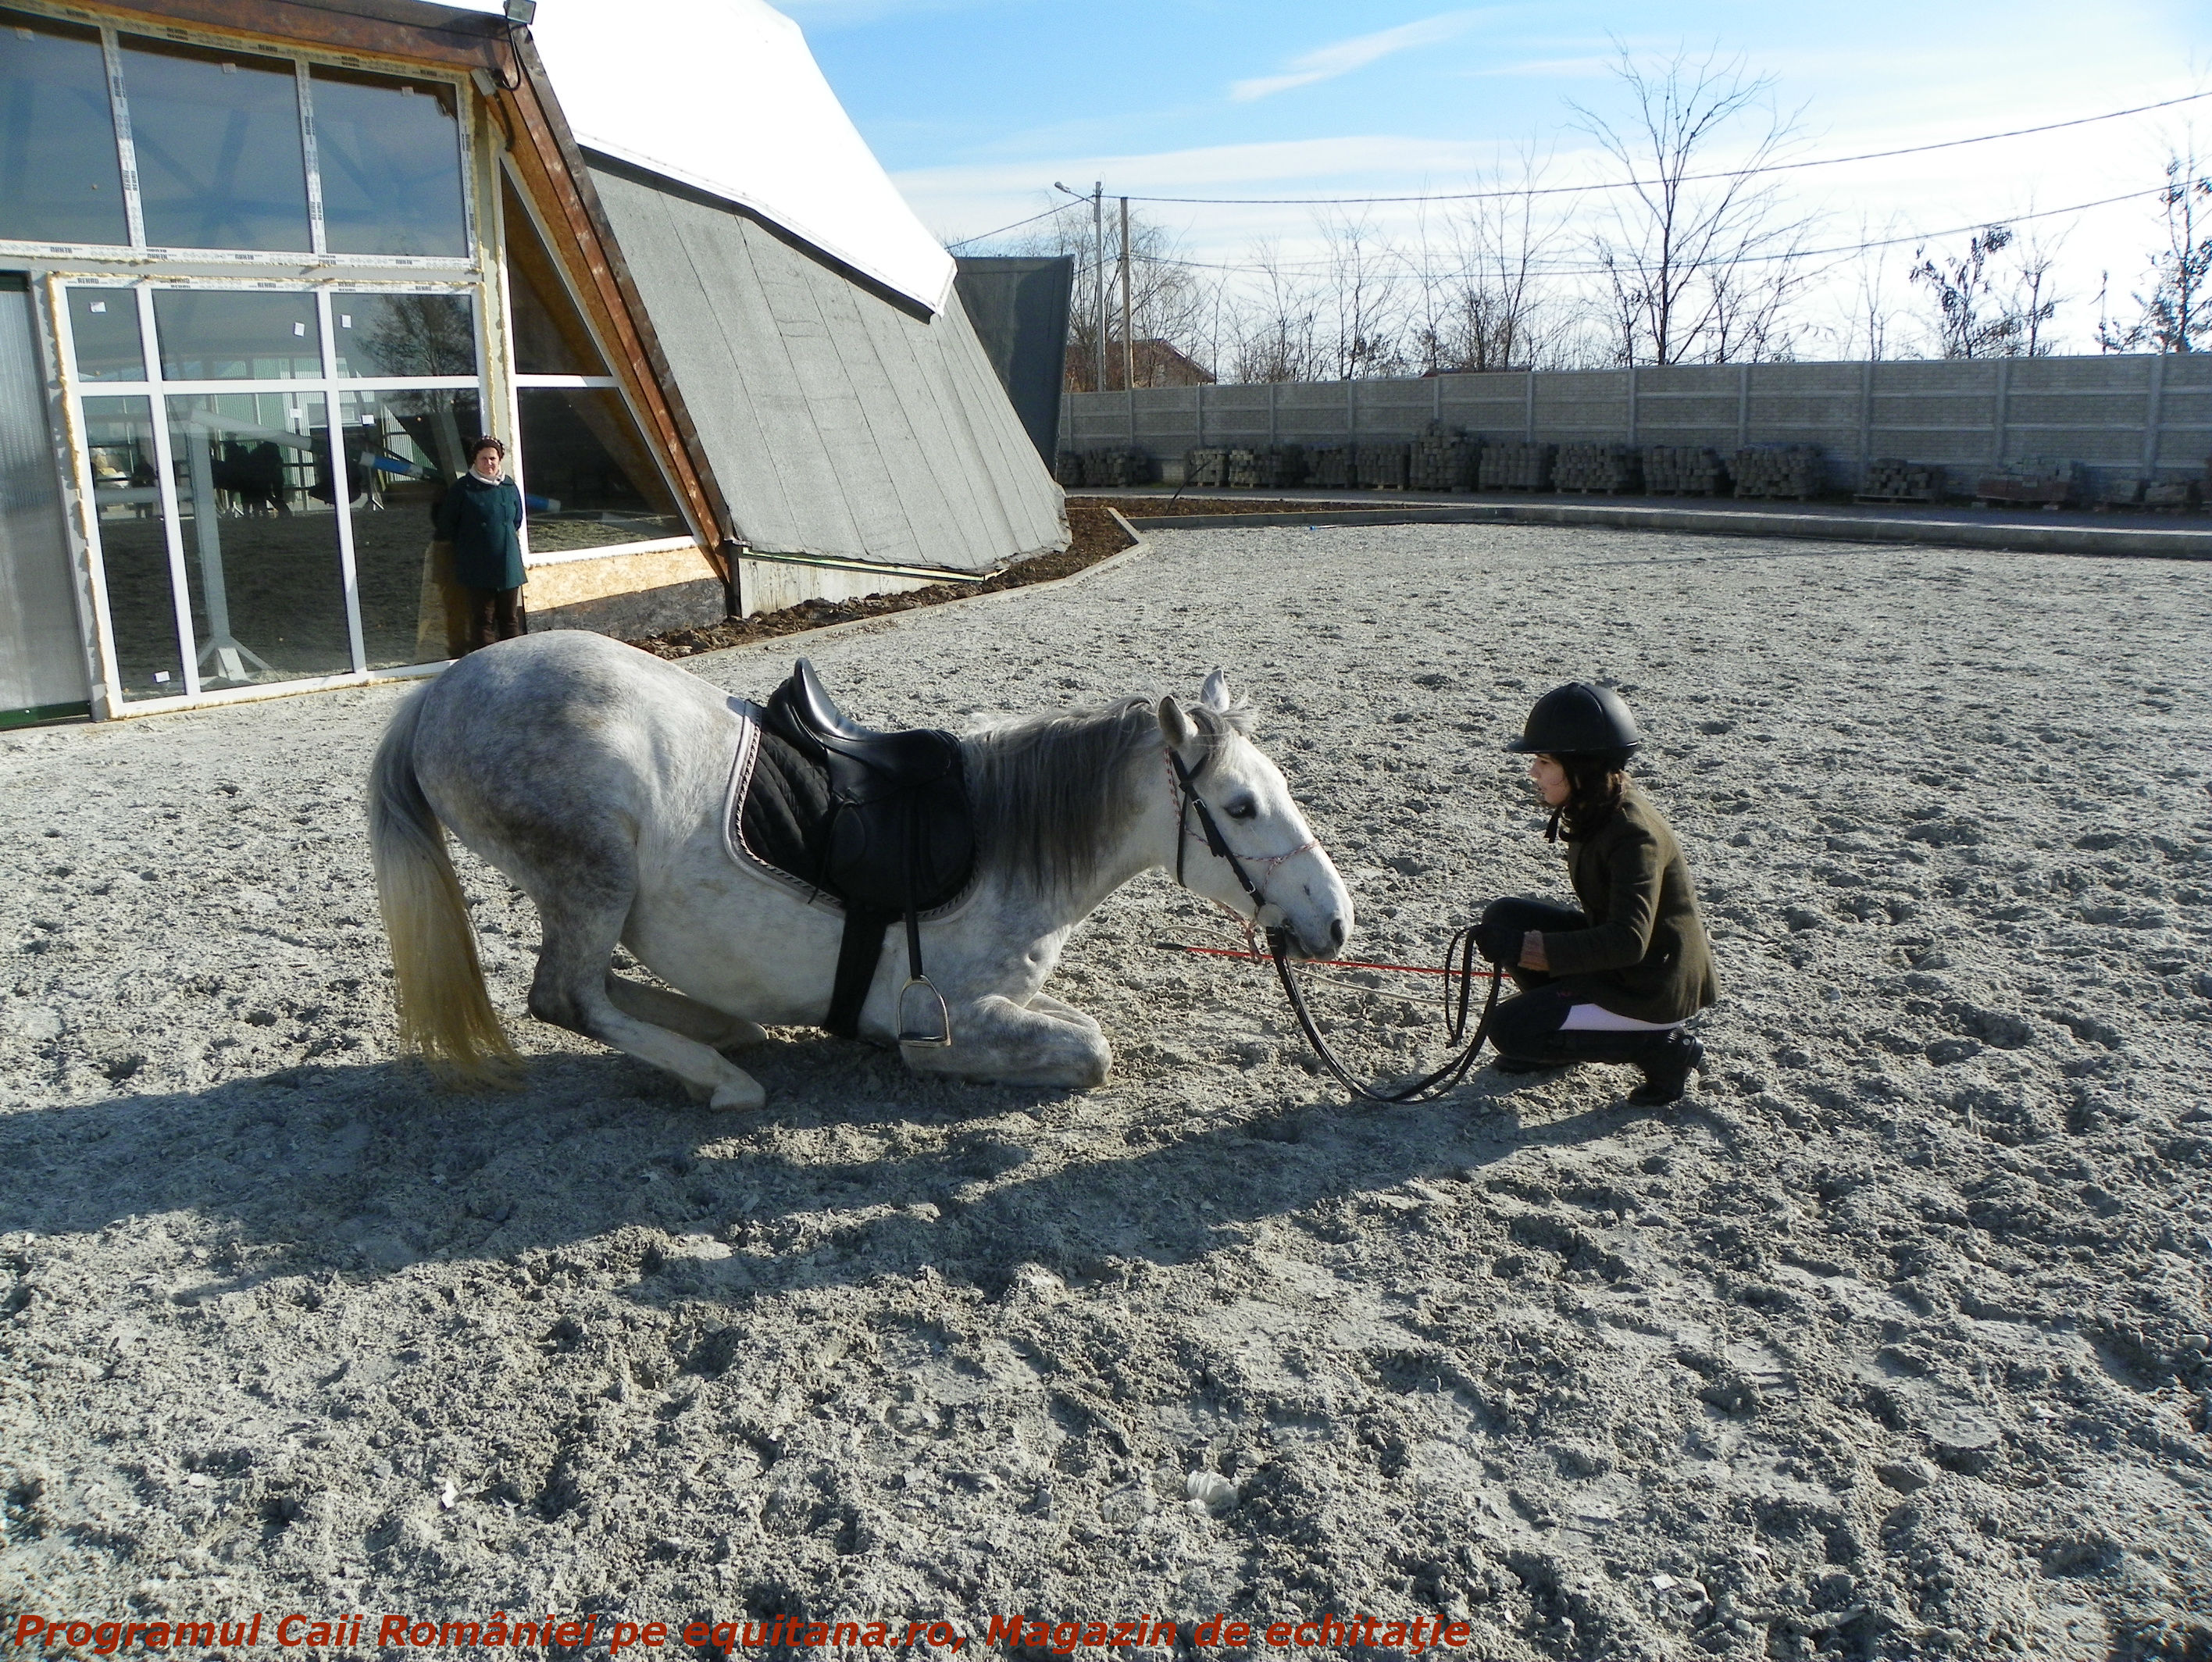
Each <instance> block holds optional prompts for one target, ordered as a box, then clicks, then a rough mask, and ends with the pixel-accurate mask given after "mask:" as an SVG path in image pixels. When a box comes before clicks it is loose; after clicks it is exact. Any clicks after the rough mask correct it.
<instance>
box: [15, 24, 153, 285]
mask: <svg viewBox="0 0 2212 1662" xmlns="http://www.w3.org/2000/svg"><path fill="white" fill-rule="evenodd" d="M0 237H6V238H9V239H10V240H15V241H20V242H99V243H117V244H120V243H127V242H129V241H130V240H131V232H130V227H129V226H128V224H127V223H126V222H125V219H124V217H123V168H122V164H121V163H120V161H118V159H117V155H116V149H115V112H114V110H113V108H112V106H110V105H109V103H108V101H107V63H106V59H105V58H102V57H101V56H100V33H99V31H98V30H96V29H86V28H79V27H76V25H74V24H70V23H58V22H54V21H51V20H49V19H47V18H44V17H27V16H25V15H23V14H21V13H20V12H12V11H0Z"/></svg>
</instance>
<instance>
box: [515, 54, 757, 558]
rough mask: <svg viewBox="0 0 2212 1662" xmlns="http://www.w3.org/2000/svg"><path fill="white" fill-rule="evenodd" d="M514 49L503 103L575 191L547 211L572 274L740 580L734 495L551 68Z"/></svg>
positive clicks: (711, 540)
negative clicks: (593, 294) (730, 544)
mask: <svg viewBox="0 0 2212 1662" xmlns="http://www.w3.org/2000/svg"><path fill="white" fill-rule="evenodd" d="M514 44H515V48H516V60H517V64H518V65H519V69H520V74H519V75H518V76H517V84H516V85H515V86H514V87H513V88H504V87H503V96H504V100H507V101H511V102H512V103H513V106H514V110H515V113H516V116H517V118H518V124H519V125H520V127H521V130H522V132H523V135H524V136H525V137H526V139H527V141H528V142H529V143H531V144H532V146H533V148H535V149H537V150H538V153H539V154H538V160H539V162H540V165H541V167H543V168H544V171H545V172H546V173H547V174H548V175H549V176H550V175H552V174H553V173H555V171H556V167H557V170H558V173H559V176H560V178H561V179H562V180H564V181H565V182H566V184H567V185H568V192H569V196H568V199H567V200H564V201H561V202H557V203H544V204H541V206H544V207H546V208H557V209H560V210H561V216H562V221H563V222H564V223H565V224H566V226H567V227H568V231H569V233H570V234H571V235H572V236H573V237H574V240H575V242H576V244H577V246H578V247H579V249H580V251H581V252H583V254H584V255H585V257H586V266H587V270H583V271H577V270H574V267H573V266H572V268H571V275H572V276H576V277H579V278H582V277H588V278H590V279H591V280H592V282H593V283H594V285H595V286H597V287H598V288H599V289H600V291H601V293H600V299H601V304H602V306H604V308H605V311H606V312H607V314H608V315H609V317H610V318H611V319H612V320H613V322H614V325H615V326H616V330H617V333H618V334H620V335H621V336H622V337H623V338H621V339H619V340H618V341H617V342H614V343H612V344H614V345H615V346H616V348H617V351H618V352H619V354H620V355H621V357H622V359H623V364H624V367H626V368H627V369H628V370H629V379H630V380H631V382H632V384H633V391H635V395H636V397H637V399H638V403H639V405H640V407H641V409H644V410H645V411H646V412H647V415H648V416H649V417H650V419H651V421H652V422H653V425H654V426H655V427H656V428H658V429H659V432H658V434H657V435H656V436H658V437H659V440H660V441H661V443H662V446H663V447H664V449H665V451H666V452H667V454H668V456H669V459H670V460H671V463H673V464H675V466H674V471H675V472H676V473H677V474H678V485H679V488H681V489H683V491H684V494H686V495H687V496H689V497H690V502H691V506H692V507H693V510H694V516H695V519H696V521H697V522H698V523H699V524H700V525H701V526H702V541H703V542H704V543H707V545H708V549H709V557H710V558H711V559H712V560H713V561H714V564H715V566H716V567H718V568H719V569H720V571H721V573H722V575H723V579H724V581H725V582H731V581H734V580H735V573H734V570H733V568H732V566H731V563H730V561H729V558H728V555H726V552H725V551H724V548H723V544H724V542H725V540H726V539H727V538H731V537H737V538H739V539H740V540H741V539H742V536H743V533H742V532H741V531H739V529H738V525H737V524H736V521H735V519H734V516H733V515H732V512H731V508H730V500H729V497H728V496H727V495H726V494H725V493H724V491H723V490H722V488H721V486H720V482H718V481H717V480H716V479H715V477H714V464H713V463H712V461H711V460H709V458H708V456H707V453H706V447H705V446H704V444H703V443H702V441H701V440H700V437H699V429H698V426H697V424H696V422H694V421H693V420H692V419H691V414H690V410H689V409H686V408H685V407H684V394H683V391H682V389H681V388H680V387H679V386H678V385H677V381H676V375H675V372H674V370H673V368H672V367H671V365H670V363H669V361H668V355H667V354H666V352H665V350H663V349H662V347H661V344H660V340H659V335H658V334H657V333H656V332H655V331H654V329H653V318H652V314H651V313H650V312H647V309H646V306H645V300H644V296H643V295H642V294H641V293H640V292H639V290H638V287H637V282H636V280H635V278H634V277H633V276H631V275H630V270H629V262H628V261H627V260H625V259H624V258H623V252H622V245H621V244H620V243H619V242H618V241H617V240H616V238H615V234H614V227H613V223H612V221H610V220H609V219H608V217H607V213H606V209H605V205H604V204H603V203H601V202H600V201H599V189H598V187H597V186H596V185H593V184H592V176H591V169H590V167H588V166H587V165H586V162H585V161H584V155H583V150H582V148H581V147H580V145H579V144H578V143H577V142H576V136H575V134H574V132H573V131H572V130H570V129H569V126H568V118H567V116H566V115H564V114H563V113H562V109H561V105H560V100H559V99H558V97H557V96H556V94H555V93H554V91H553V87H552V82H551V80H550V77H549V76H547V74H546V72H545V65H544V61H543V60H542V59H540V58H539V57H538V49H537V46H536V45H535V44H534V43H533V42H532V40H531V39H530V35H529V32H528V31H527V30H522V31H520V32H518V33H516V35H515V37H514ZM526 99H527V102H526V101H525V100H526ZM553 253H554V258H556V259H557V258H562V251H561V250H558V249H556V250H554V251H553Z"/></svg>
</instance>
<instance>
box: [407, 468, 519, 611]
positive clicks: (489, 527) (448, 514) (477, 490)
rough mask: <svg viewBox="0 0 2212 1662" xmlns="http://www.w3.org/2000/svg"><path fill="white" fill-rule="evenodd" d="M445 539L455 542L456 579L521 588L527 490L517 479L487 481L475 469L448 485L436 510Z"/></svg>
mask: <svg viewBox="0 0 2212 1662" xmlns="http://www.w3.org/2000/svg"><path fill="white" fill-rule="evenodd" d="M430 519H431V523H432V524H433V525H435V526H436V527H437V531H438V537H439V538H440V540H441V541H442V542H447V543H452V544H453V580H454V581H455V582H457V583H459V584H460V585H462V586H463V587H465V588H471V589H519V588H520V587H521V586H522V585H523V584H524V583H526V582H527V581H528V580H529V579H527V578H526V576H525V575H524V574H523V570H522V543H520V540H519V539H518V538H517V537H516V536H515V533H516V532H517V531H520V530H521V529H522V493H521V492H520V491H519V490H517V489H516V488H514V481H513V480H512V479H502V480H501V481H500V482H498V483H497V484H495V485H488V484H486V483H485V482H483V480H481V479H479V478H477V476H476V475H475V474H474V473H473V472H470V473H464V474H463V475H462V476H460V477H459V479H456V480H455V481H454V482H453V483H452V484H451V485H450V486H448V487H447V490H446V494H445V495H444V496H443V497H441V498H440V499H439V502H438V506H436V507H435V508H434V509H433V510H432V511H431V514H430Z"/></svg>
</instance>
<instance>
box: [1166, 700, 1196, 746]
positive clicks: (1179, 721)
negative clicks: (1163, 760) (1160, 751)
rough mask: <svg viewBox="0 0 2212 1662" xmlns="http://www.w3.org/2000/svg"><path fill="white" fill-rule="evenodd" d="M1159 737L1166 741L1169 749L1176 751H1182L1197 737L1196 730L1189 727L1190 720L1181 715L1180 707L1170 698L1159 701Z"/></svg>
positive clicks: (1191, 726)
mask: <svg viewBox="0 0 2212 1662" xmlns="http://www.w3.org/2000/svg"><path fill="white" fill-rule="evenodd" d="M1160 736H1161V737H1163V738H1164V739H1166V740H1167V742H1168V746H1169V748H1170V749H1176V750H1180V749H1182V747H1183V746H1184V745H1186V744H1188V743H1190V742H1191V741H1192V740H1193V739H1194V738H1196V737H1198V729H1197V728H1196V727H1194V726H1193V725H1191V719H1190V718H1189V717H1188V715H1186V714H1184V713H1183V707H1182V705H1180V704H1178V703H1176V701H1175V700H1174V699H1173V698H1172V697H1169V698H1164V699H1162V700H1161V701H1160Z"/></svg>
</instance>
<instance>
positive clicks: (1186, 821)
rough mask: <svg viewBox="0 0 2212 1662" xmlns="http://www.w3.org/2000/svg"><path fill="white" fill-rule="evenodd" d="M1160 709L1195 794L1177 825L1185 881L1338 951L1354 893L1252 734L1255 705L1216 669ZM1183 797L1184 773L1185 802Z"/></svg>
mask: <svg viewBox="0 0 2212 1662" xmlns="http://www.w3.org/2000/svg"><path fill="white" fill-rule="evenodd" d="M1159 718H1160V735H1161V737H1163V738H1164V739H1165V740H1166V741H1167V743H1168V748H1169V749H1170V752H1171V753H1172V754H1173V755H1175V756H1176V758H1177V759H1178V760H1180V761H1181V762H1182V768H1183V773H1184V775H1185V776H1186V777H1187V778H1188V780H1189V792H1190V794H1191V795H1192V796H1193V797H1194V798H1195V799H1196V800H1195V802H1194V803H1193V804H1190V805H1189V806H1188V808H1187V809H1185V811H1184V812H1183V815H1182V824H1181V826H1180V828H1179V831H1178V835H1179V837H1180V838H1182V839H1184V840H1185V841H1184V842H1183V845H1182V846H1181V847H1180V849H1179V850H1178V851H1177V854H1176V857H1175V859H1176V863H1178V864H1179V866H1180V870H1179V875H1180V876H1181V878H1182V883H1183V886H1184V887H1185V888H1187V889H1189V890H1190V891H1191V892H1192V893H1193V894H1195V895H1205V896H1206V898H1207V899H1208V900H1213V901H1220V902H1221V903H1222V904H1223V905H1224V906H1226V907H1229V908H1230V909H1231V911H1233V912H1235V913H1237V914H1238V915H1239V916H1241V917H1246V918H1255V919H1256V921H1257V922H1259V923H1260V925H1261V926H1262V927H1263V928H1281V929H1285V930H1287V931H1289V933H1290V937H1291V942H1292V943H1293V944H1294V945H1295V946H1296V947H1297V950H1298V952H1299V953H1300V954H1301V955H1304V956H1305V957H1308V958H1334V956H1335V955H1337V954H1338V953H1339V952H1340V951H1341V950H1342V949H1343V947H1344V943H1345V942H1346V940H1347V939H1349V938H1350V937H1351V935H1352V896H1351V895H1350V894H1349V893H1348V892H1346V889H1345V887H1344V880H1343V879H1342V878H1341V877H1340V876H1337V875H1336V867H1335V866H1334V864H1331V863H1330V861H1329V858H1328V853H1327V852H1325V851H1324V850H1323V849H1322V846H1321V844H1320V843H1319V842H1318V841H1316V840H1315V837H1314V834H1313V830H1312V828H1311V827H1310V826H1308V825H1307V824H1306V818H1305V816H1304V814H1302V813H1300V812H1299V811H1298V805H1297V803H1295V802H1293V801H1292V800H1291V787H1290V786H1289V784H1288V783H1287V782H1286V781H1285V779H1284V778H1283V773H1282V769H1280V768H1279V767H1276V766H1275V764H1274V763H1273V762H1272V761H1269V760H1268V759H1267V756H1266V755H1263V754H1262V753H1261V749H1260V747H1259V746H1258V745H1256V744H1255V743H1252V741H1251V738H1250V737H1249V732H1250V729H1251V716H1250V712H1249V708H1248V707H1244V706H1241V705H1237V704H1235V703H1232V702H1231V699H1230V696H1229V682H1228V681H1227V679H1226V678H1225V676H1223V675H1222V673H1221V671H1220V670H1215V671H1214V672H1213V673H1212V675H1210V676H1206V688H1205V690H1204V691H1203V692H1202V693H1200V695H1199V701H1198V702H1197V703H1196V704H1194V705H1192V706H1190V707H1184V706H1183V705H1182V704H1179V703H1177V702H1176V701H1175V700H1174V699H1172V698H1164V699H1162V700H1161V701H1160V704H1159ZM1172 772H1173V769H1172V768H1171V769H1170V773H1172ZM1181 798H1182V787H1181V784H1180V781H1178V783H1177V804H1176V805H1177V806H1178V807H1179V808H1180V807H1183V806H1184V804H1182V799H1181ZM1200 803H1202V804H1205V806H1206V810H1207V811H1208V812H1209V813H1210V814H1211V815H1212V819H1213V822H1214V825H1215V826H1216V827H1217V828H1218V830H1219V833H1220V836H1221V840H1222V842H1223V843H1225V845H1226V846H1227V849H1228V852H1229V853H1230V854H1231V855H1233V856H1234V857H1235V861H1234V864H1232V863H1231V860H1229V859H1227V858H1223V857H1222V855H1221V854H1220V853H1219V852H1216V850H1215V849H1214V848H1213V847H1212V845H1211V842H1210V840H1209V839H1208V837H1207V834H1206V830H1205V824H1204V816H1201V815H1200V813H1199V812H1198V808H1197V804H1200ZM1237 866H1241V867H1243V872H1244V876H1245V877H1246V878H1247V879H1249V882H1250V883H1251V885H1252V887H1253V888H1255V889H1257V890H1258V891H1259V895H1260V899H1259V901H1257V902H1256V903H1255V901H1254V900H1253V899H1252V897H1251V895H1249V894H1248V893H1247V892H1246V889H1245V886H1244V884H1243V883H1240V882H1239V881H1238V880H1237V869H1236V868H1237Z"/></svg>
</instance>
